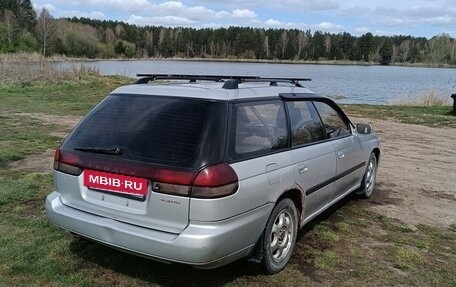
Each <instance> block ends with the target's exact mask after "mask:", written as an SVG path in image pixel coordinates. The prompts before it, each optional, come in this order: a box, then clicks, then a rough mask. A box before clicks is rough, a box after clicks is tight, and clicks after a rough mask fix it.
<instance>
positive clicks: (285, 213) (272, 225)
mask: <svg viewBox="0 0 456 287" xmlns="http://www.w3.org/2000/svg"><path fill="white" fill-rule="evenodd" d="M297 233H298V212H297V210H296V206H295V204H294V203H293V201H292V200H291V199H289V198H285V199H283V200H281V201H280V202H279V203H278V204H277V205H276V206H275V207H274V209H273V210H272V213H271V215H270V217H269V219H268V222H267V223H266V228H265V230H264V236H263V256H262V261H261V263H262V266H263V269H264V271H265V272H266V273H267V274H275V273H277V272H280V271H281V270H282V269H283V268H285V266H286V265H287V263H288V261H290V258H291V254H292V253H293V249H294V246H295V243H296V236H297Z"/></svg>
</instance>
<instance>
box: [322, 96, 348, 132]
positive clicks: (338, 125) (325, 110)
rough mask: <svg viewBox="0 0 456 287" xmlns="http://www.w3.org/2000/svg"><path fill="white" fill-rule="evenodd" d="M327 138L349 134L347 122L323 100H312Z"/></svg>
mask: <svg viewBox="0 0 456 287" xmlns="http://www.w3.org/2000/svg"><path fill="white" fill-rule="evenodd" d="M314 104H315V107H316V108H317V110H318V113H319V114H320V117H321V120H322V121H323V125H324V127H325V132H326V134H327V135H328V137H329V138H335V137H339V136H346V135H350V134H351V132H350V129H349V127H348V124H347V123H346V122H344V121H343V120H342V118H341V117H340V115H339V113H338V112H337V111H336V110H334V109H333V108H332V107H331V106H329V105H328V104H326V103H323V102H314Z"/></svg>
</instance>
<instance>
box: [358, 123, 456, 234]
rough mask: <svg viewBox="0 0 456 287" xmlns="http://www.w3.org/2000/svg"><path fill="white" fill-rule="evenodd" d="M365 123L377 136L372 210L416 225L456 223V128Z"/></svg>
mask: <svg viewBox="0 0 456 287" xmlns="http://www.w3.org/2000/svg"><path fill="white" fill-rule="evenodd" d="M352 120H353V121H354V122H368V123H371V124H372V125H373V126H374V130H375V132H376V134H377V135H378V136H379V137H380V138H381V144H382V155H381V162H380V167H379V172H378V176H377V186H376V189H375V194H374V196H373V198H372V199H371V200H368V201H366V204H368V205H369V206H370V208H372V209H373V210H374V211H377V212H379V213H381V214H384V215H386V216H389V217H392V218H396V219H399V220H401V221H402V222H404V223H406V224H408V225H410V226H414V225H417V224H429V225H436V226H448V225H451V224H456V129H454V128H453V129H452V128H430V127H425V126H421V125H412V124H402V123H397V122H392V121H384V120H372V119H359V118H352Z"/></svg>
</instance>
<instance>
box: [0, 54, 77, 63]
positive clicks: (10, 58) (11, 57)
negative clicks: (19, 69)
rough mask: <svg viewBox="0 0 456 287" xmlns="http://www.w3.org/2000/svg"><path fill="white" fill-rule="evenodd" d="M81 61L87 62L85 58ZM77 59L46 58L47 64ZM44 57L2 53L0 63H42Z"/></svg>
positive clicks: (55, 56) (56, 56)
mask: <svg viewBox="0 0 456 287" xmlns="http://www.w3.org/2000/svg"><path fill="white" fill-rule="evenodd" d="M80 59H81V60H86V59H84V58H80ZM67 60H72V61H74V60H75V59H73V58H71V57H67V56H64V55H52V56H50V57H46V59H45V61H46V62H58V61H67ZM42 61H43V56H42V55H41V54H40V53H37V52H33V53H28V52H18V53H0V62H9V63H17V62H20V63H23V62H35V63H36V62H42Z"/></svg>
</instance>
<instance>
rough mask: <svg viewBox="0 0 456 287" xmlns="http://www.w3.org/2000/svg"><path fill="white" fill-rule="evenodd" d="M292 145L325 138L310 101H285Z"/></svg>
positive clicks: (318, 118)
mask: <svg viewBox="0 0 456 287" xmlns="http://www.w3.org/2000/svg"><path fill="white" fill-rule="evenodd" d="M287 107H288V112H289V115H290V124H291V142H292V145H293V146H299V145H303V144H309V143H312V142H316V141H320V140H324V139H325V138H326V136H325V132H324V130H323V126H322V124H321V121H320V117H319V116H318V113H317V111H316V110H315V107H314V106H313V104H312V102H310V101H297V102H287Z"/></svg>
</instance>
